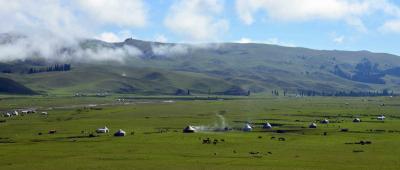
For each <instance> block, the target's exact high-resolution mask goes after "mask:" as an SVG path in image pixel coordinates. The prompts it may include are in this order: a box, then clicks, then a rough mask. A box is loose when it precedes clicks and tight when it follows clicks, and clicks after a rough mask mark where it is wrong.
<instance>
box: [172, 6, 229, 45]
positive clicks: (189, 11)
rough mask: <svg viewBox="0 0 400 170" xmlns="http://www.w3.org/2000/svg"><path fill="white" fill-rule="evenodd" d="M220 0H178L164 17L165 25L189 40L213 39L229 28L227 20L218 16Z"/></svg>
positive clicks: (220, 9) (221, 8) (220, 7)
mask: <svg viewBox="0 0 400 170" xmlns="http://www.w3.org/2000/svg"><path fill="white" fill-rule="evenodd" d="M223 10H224V3H223V1H221V0H178V1H175V3H174V4H173V5H172V6H171V8H170V9H169V12H168V14H167V15H166V17H165V19H164V24H165V26H166V27H167V28H168V29H169V30H171V31H172V32H174V33H176V34H178V35H180V36H182V37H183V38H184V39H185V40H189V41H200V42H201V41H215V40H218V38H219V37H221V35H222V34H224V33H225V32H226V31H228V29H229V22H228V20H226V19H224V18H223V17H221V16H220V14H221V13H222V11H223Z"/></svg>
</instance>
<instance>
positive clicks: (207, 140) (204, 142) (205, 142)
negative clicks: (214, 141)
mask: <svg viewBox="0 0 400 170" xmlns="http://www.w3.org/2000/svg"><path fill="white" fill-rule="evenodd" d="M210 143H211V140H210V138H207V139H203V144H210Z"/></svg>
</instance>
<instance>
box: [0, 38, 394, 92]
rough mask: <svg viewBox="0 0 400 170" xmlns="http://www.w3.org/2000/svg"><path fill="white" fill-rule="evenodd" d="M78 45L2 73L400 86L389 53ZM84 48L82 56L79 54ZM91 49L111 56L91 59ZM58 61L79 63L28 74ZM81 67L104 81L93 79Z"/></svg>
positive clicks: (112, 83) (112, 84)
mask: <svg viewBox="0 0 400 170" xmlns="http://www.w3.org/2000/svg"><path fill="white" fill-rule="evenodd" d="M0 37H2V36H0ZM22 38H23V37H22ZM13 41H16V40H13ZM0 42H1V41H0ZM78 44H79V45H78V46H74V47H62V48H60V49H57V50H59V52H58V53H56V54H57V55H60V56H64V58H62V57H54V58H62V59H64V60H54V61H51V60H49V59H46V58H45V57H40V55H38V56H35V57H36V58H35V57H33V59H31V58H32V57H29V56H28V57H27V59H26V60H20V61H11V62H1V63H0V66H1V65H3V66H2V67H0V71H1V72H3V73H1V74H0V77H7V78H10V79H12V80H14V81H16V82H20V83H23V84H24V85H26V86H27V87H30V88H32V89H34V90H36V91H44V92H46V93H73V92H77V91H88V92H96V91H108V92H116V93H135V94H175V93H176V92H177V91H178V90H182V89H187V90H189V89H190V91H192V92H193V93H201V94H208V93H210V91H211V92H212V93H215V94H241V95H242V94H245V92H247V91H249V92H251V93H269V92H270V91H271V90H275V89H278V90H285V91H291V92H292V93H298V92H299V91H313V92H314V93H332V94H334V93H337V92H343V91H347V92H350V91H359V92H368V91H383V90H393V91H399V90H400V88H399V85H400V74H399V71H398V70H400V67H399V66H400V57H399V56H396V55H393V54H387V53H373V52H369V51H365V50H362V51H340V50H313V49H309V48H303V47H284V46H279V45H268V44H258V43H247V44H240V43H208V44H184V43H162V42H149V41H143V40H137V39H132V38H129V39H126V40H125V41H123V42H117V43H107V42H104V41H100V40H95V39H85V40H82V41H80V42H79V43H78ZM35 54H40V53H35ZM77 54H80V55H82V56H80V58H73V57H74V55H77ZM68 55H70V56H71V58H68V57H70V56H68ZM90 55H93V56H94V57H95V56H96V55H97V56H101V57H103V58H102V60H99V59H96V58H93V56H91V57H92V58H90ZM65 56H67V57H65ZM41 58H44V59H41ZM54 63H60V64H64V63H70V64H72V69H71V71H64V72H43V73H37V74H27V70H28V69H30V68H38V69H40V68H43V67H49V66H51V64H54ZM100 70H101V71H100ZM80 73H84V74H87V75H91V76H95V77H97V79H98V80H97V79H96V80H95V79H88V80H85V79H84V78H83V77H82V76H84V75H79V74H80ZM122 75H125V76H122ZM146 75H147V77H146ZM74 76H76V77H74ZM73 77H74V78H73ZM60 78H64V79H66V80H71V81H74V82H75V83H72V84H75V85H71V83H70V85H65V86H62V85H56V84H57V83H55V82H53V83H47V84H46V83H45V82H43V83H38V82H37V80H38V79H41V80H46V82H52V81H55V80H58V79H60ZM89 80H90V81H92V82H90V81H89ZM66 84H68V83H66ZM232 89H236V91H234V92H232Z"/></svg>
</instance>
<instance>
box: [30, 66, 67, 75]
mask: <svg viewBox="0 0 400 170" xmlns="http://www.w3.org/2000/svg"><path fill="white" fill-rule="evenodd" d="M69 70H71V64H55V65H52V66H49V67H41V68H30V69H29V71H28V74H33V73H41V72H53V71H69Z"/></svg>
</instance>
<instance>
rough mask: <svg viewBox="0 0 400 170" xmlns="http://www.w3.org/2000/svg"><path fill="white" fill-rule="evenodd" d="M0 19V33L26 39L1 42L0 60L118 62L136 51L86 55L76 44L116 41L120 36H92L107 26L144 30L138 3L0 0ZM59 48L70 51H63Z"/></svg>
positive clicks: (134, 0)
mask: <svg viewBox="0 0 400 170" xmlns="http://www.w3.org/2000/svg"><path fill="white" fill-rule="evenodd" d="M0 18H1V19H0V33H10V32H11V33H13V34H20V35H25V38H23V39H19V40H17V41H15V42H12V43H9V44H0V60H2V61H5V60H13V59H25V58H26V57H32V56H36V57H37V56H40V57H44V58H46V59H65V58H66V57H68V55H71V56H70V57H71V58H74V59H94V60H97V59H100V60H105V59H107V60H108V59H115V60H120V59H121V57H123V56H132V55H138V53H137V49H132V48H128V47H124V48H121V49H110V48H104V49H98V50H97V51H87V50H84V49H79V47H78V46H79V41H78V40H81V38H88V37H97V38H99V39H101V40H105V41H107V42H116V41H120V40H121V38H120V37H121V35H125V34H124V33H118V35H116V34H114V33H111V32H103V33H101V34H100V35H96V34H95V33H96V32H98V30H101V29H102V28H103V27H107V26H110V25H111V26H115V25H117V26H119V27H120V28H121V29H124V28H127V27H129V28H132V27H143V26H145V25H146V23H147V8H146V4H145V3H144V1H143V0H112V1H109V0H71V1H63V0H35V1H26V0H12V1H9V0H0ZM64 47H68V48H71V49H73V50H74V51H73V52H74V53H73V54H71V51H69V53H67V52H65V51H63V50H62V49H63V48H64ZM100 52H101V54H100ZM103 53H104V54H106V55H109V56H104V55H103Z"/></svg>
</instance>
